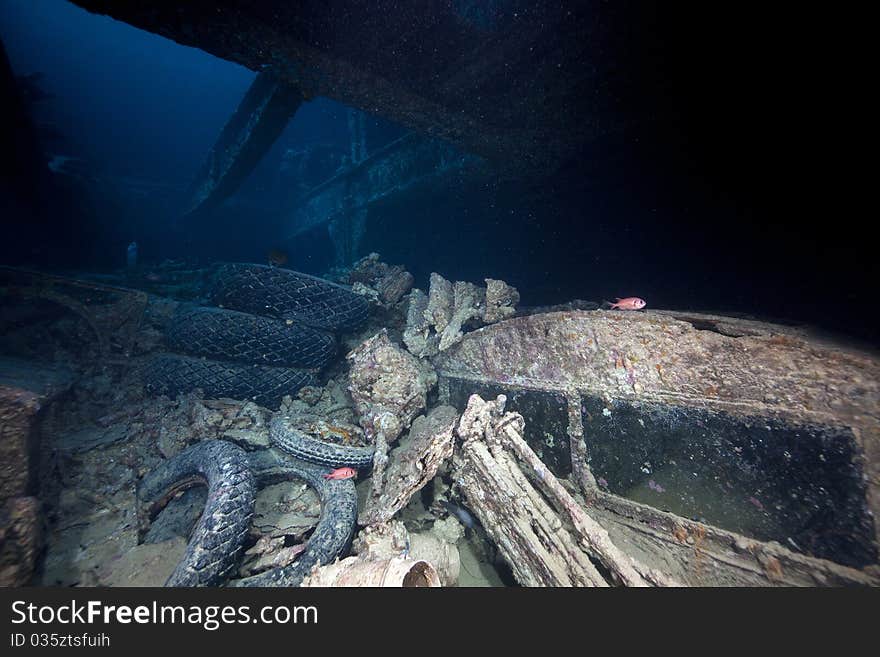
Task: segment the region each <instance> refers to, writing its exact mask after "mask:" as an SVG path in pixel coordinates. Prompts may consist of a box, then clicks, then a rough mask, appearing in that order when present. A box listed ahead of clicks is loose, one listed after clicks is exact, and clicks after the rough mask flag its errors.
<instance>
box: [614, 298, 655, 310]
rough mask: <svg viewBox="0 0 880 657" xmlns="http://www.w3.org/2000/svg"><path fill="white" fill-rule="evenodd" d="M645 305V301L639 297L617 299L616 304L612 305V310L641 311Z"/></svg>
mask: <svg viewBox="0 0 880 657" xmlns="http://www.w3.org/2000/svg"><path fill="white" fill-rule="evenodd" d="M645 305H646V304H645V300H644V299H640V298H639V297H626V298H625V299H621V298H620V297H617V298H616V299H615V300H614V303H612V304H611V308H612V309H614V308H617V309H618V310H641V309H642V308H644V307H645Z"/></svg>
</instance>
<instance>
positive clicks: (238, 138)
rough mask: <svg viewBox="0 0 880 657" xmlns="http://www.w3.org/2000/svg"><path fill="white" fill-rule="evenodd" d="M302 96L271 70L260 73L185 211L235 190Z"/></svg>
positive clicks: (205, 205)
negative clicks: (271, 72) (270, 72)
mask: <svg viewBox="0 0 880 657" xmlns="http://www.w3.org/2000/svg"><path fill="white" fill-rule="evenodd" d="M303 100H304V98H303V94H302V91H301V90H300V89H299V87H297V86H295V85H291V84H288V83H287V82H284V81H281V80H279V79H278V78H277V77H275V76H273V75H271V74H269V73H260V74H259V75H257V77H256V79H255V80H254V81H253V83H252V84H251V86H250V88H249V89H248V91H247V93H246V94H245V97H244V99H242V101H241V103H240V104H239V106H238V109H236V110H235V113H234V114H233V115H232V117H231V118H230V119H229V122H228V123H227V124H226V126H225V127H224V128H223V131H222V132H221V133H220V136H219V137H218V139H217V142H216V143H215V144H214V147H213V148H212V149H211V151H210V152H209V153H208V156H207V158H206V159H205V162H204V163H203V164H202V167H201V169H200V170H199V173H198V175H197V176H196V178H195V180H194V181H193V183H192V185H191V186H190V190H189V193H188V197H189V200H188V203H187V207H186V210H185V212H184V215H193V214H196V213H198V212H200V211H204V210H208V209H210V208H213V207H216V206H217V205H218V204H219V203H221V202H222V201H224V200H225V199H227V198H228V197H229V196H231V195H232V194H233V193H235V191H236V190H237V189H238V187H239V186H240V185H241V183H242V182H243V181H244V180H245V178H247V177H248V176H249V175H250V173H251V172H252V171H253V170H254V167H255V166H257V164H258V163H259V161H260V159H261V158H262V157H263V155H265V154H266V152H267V151H268V150H269V149H270V148H271V147H272V144H274V143H275V140H276V139H277V138H278V136H279V135H280V134H281V133H282V132H283V131H284V128H285V127H286V126H287V123H288V121H289V120H290V117H292V116H293V115H294V113H295V112H296V110H297V109H299V106H300V105H301V104H302V102H303Z"/></svg>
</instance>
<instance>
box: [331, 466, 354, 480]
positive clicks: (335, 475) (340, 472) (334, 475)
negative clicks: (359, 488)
mask: <svg viewBox="0 0 880 657" xmlns="http://www.w3.org/2000/svg"><path fill="white" fill-rule="evenodd" d="M356 474H357V470H355V469H354V468H336V469H335V470H334V471H333V472H328V473H327V474H325V475H324V479H351V478H352V477H354V476H355V475H356Z"/></svg>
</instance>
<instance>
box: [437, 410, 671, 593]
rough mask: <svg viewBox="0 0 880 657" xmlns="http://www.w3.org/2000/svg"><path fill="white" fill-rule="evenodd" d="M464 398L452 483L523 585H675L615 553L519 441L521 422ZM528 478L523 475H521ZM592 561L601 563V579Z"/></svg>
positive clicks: (596, 526) (605, 535)
mask: <svg viewBox="0 0 880 657" xmlns="http://www.w3.org/2000/svg"><path fill="white" fill-rule="evenodd" d="M505 402H506V398H505V397H504V396H503V395H499V397H498V399H497V400H496V401H494V402H486V401H483V400H482V399H481V398H480V397H479V396H478V395H472V396H471V398H470V400H469V401H468V406H467V409H466V410H465V412H464V413H463V414H462V417H461V420H460V421H459V424H458V428H457V433H458V436H459V437H460V438H461V440H462V444H461V449H460V452H459V453H457V454H456V455H455V456H454V460H453V465H454V478H455V480H456V481H457V482H458V485H459V487H460V490H461V492H462V493H463V494H464V497H465V499H466V500H467V503H468V507H469V508H470V509H471V510H472V511H474V513H475V514H476V516H477V517H478V518H479V520H480V523H481V524H482V525H483V527H484V528H485V530H486V533H487V534H488V535H489V537H490V538H491V539H492V541H493V542H494V543H495V544H496V545H497V546H498V549H499V551H500V553H501V554H502V555H503V556H504V558H505V560H506V561H507V562H508V564H509V565H510V567H511V569H512V571H513V574H514V576H515V577H516V579H517V581H518V582H520V584H523V585H524V586H609V585H626V586H652V585H653V586H676V585H678V583H677V582H675V581H673V580H672V579H671V578H669V577H667V576H665V575H663V574H662V573H659V572H657V571H655V570H652V569H650V568H647V567H646V566H644V565H643V564H640V563H639V562H637V561H636V560H635V559H633V558H631V557H629V556H628V555H626V554H625V553H623V552H622V551H621V550H619V549H618V548H617V547H616V546H615V545H614V544H613V543H612V542H611V539H610V537H609V536H608V532H607V531H606V530H605V529H604V528H603V527H602V526H601V525H600V524H599V523H598V522H596V521H595V520H594V519H593V518H591V517H590V516H589V514H588V513H587V512H586V511H585V510H584V509H583V508H581V507H580V506H579V505H578V504H577V502H576V501H575V500H574V499H573V498H572V497H571V495H570V494H569V493H568V492H567V491H566V490H565V489H564V488H563V487H562V485H561V484H560V483H559V481H558V480H557V479H556V477H554V476H553V474H552V473H551V472H550V471H549V470H548V469H547V467H546V466H545V465H544V464H543V463H542V462H541V461H540V459H539V458H538V456H537V455H536V454H535V453H534V452H533V451H532V449H531V448H530V447H529V446H528V444H527V443H526V442H525V440H524V439H523V436H522V434H523V425H524V423H523V419H522V416H520V415H519V414H517V413H504V404H505ZM526 473H528V475H527V474H526ZM594 561H595V562H597V563H599V564H601V566H602V567H603V570H604V571H605V572H607V573H608V575H607V576H606V575H603V574H602V572H600V570H599V569H598V568H597V567H596V565H595V564H594Z"/></svg>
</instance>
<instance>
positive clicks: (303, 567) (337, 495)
mask: <svg viewBox="0 0 880 657" xmlns="http://www.w3.org/2000/svg"><path fill="white" fill-rule="evenodd" d="M285 466H287V467H289V469H290V470H292V471H293V472H294V473H295V474H296V476H298V477H300V478H301V479H303V480H304V481H305V482H306V483H307V484H308V485H309V486H311V487H312V488H313V489H315V492H317V493H318V498H319V499H320V500H321V517H320V518H319V519H318V525H317V526H316V527H315V530H314V531H313V532H312V535H311V536H310V537H309V540H308V542H307V543H306V549H305V550H304V551H303V553H302V554H301V555H300V556H299V558H298V559H297V560H296V561H294V562H293V563H292V564H290V565H289V566H284V567H281V568H273V569H272V570H268V571H266V572H264V573H260V574H259V575H253V576H252V577H247V578H244V579H239V580H235V581H232V582H230V583H229V584H230V586H236V587H239V586H242V587H249V586H299V585H300V583H301V582H302V580H303V578H304V577H305V576H306V575H308V574H309V573H310V572H311V570H312V568H314V567H315V566H317V565H326V564H328V563H333V561H334V559H336V557H338V556H340V555H342V554H344V553H345V552H346V551H347V550H348V548H349V547H350V545H351V539H352V538H353V537H354V532H355V529H356V528H357V504H358V497H357V489H356V488H355V485H354V479H326V478H325V477H324V475H325V474H328V473H329V472H331V470H329V469H328V468H326V467H322V466H320V465H315V464H314V463H306V462H304V461H300V460H298V459H286V462H285Z"/></svg>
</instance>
